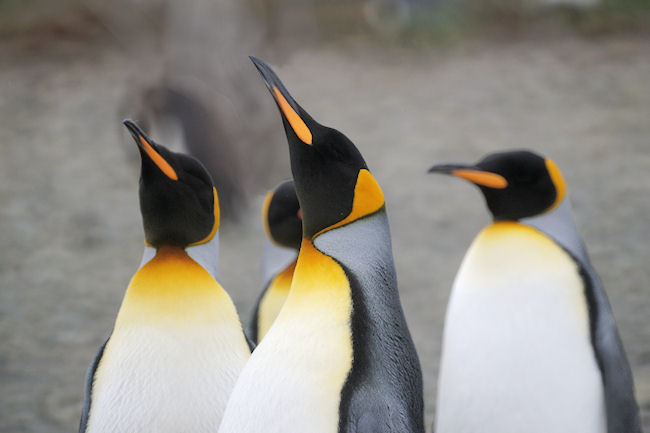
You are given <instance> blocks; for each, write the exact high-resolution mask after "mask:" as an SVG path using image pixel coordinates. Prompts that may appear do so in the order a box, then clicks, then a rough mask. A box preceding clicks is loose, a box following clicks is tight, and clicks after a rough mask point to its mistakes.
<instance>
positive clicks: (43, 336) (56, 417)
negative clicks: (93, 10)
mask: <svg viewBox="0 0 650 433" xmlns="http://www.w3.org/2000/svg"><path fill="white" fill-rule="evenodd" d="M50 48H51V47H50ZM50 48H48V49H42V48H39V47H36V48H34V47H31V49H30V50H25V49H23V48H21V47H18V48H16V47H15V46H14V45H11V44H7V43H2V44H0V57H1V58H2V59H3V61H2V68H0V95H1V98H0V233H2V236H1V237H0V348H1V349H0V383H1V384H2V385H1V386H0V388H1V389H2V391H1V392H0V431H2V432H4V433H15V432H34V433H38V432H48V433H57V432H70V431H75V430H76V426H77V423H78V418H79V413H80V408H81V401H82V394H83V379H84V374H85V371H86V368H87V365H88V363H89V361H90V360H91V358H92V357H93V355H94V354H95V351H96V349H97V347H98V346H99V345H100V344H101V342H102V341H103V340H104V338H105V337H106V336H107V335H108V333H109V332H110V330H111V327H112V323H113V321H114V318H115V315H116V312H117V309H118V308H119V304H120V300H121V298H122V295H123V293H124V289H125V287H126V285H127V283H128V281H129V278H130V277H131V275H132V273H133V272H134V270H135V269H136V267H137V265H138V263H139V259H140V254H141V250H142V233H141V225H140V224H141V223H140V216H139V210H138V208H137V178H138V174H137V172H136V171H135V170H134V168H133V165H130V164H126V163H125V151H124V149H125V147H126V146H130V145H132V143H131V142H130V138H128V137H127V135H126V134H125V133H124V132H123V131H122V128H121V125H120V124H119V120H120V115H121V113H118V108H117V107H119V106H120V104H121V103H122V101H123V100H124V96H125V95H124V92H125V91H126V88H127V80H128V79H129V77H130V76H132V74H133V73H134V71H136V70H138V69H140V68H142V67H143V65H146V62H147V58H146V56H144V57H143V56H140V57H138V58H134V56H132V55H130V54H128V53H127V52H125V51H124V50H123V49H120V48H119V47H117V46H115V45H112V44H110V43H108V44H99V45H93V46H92V47H89V46H87V45H85V44H83V43H80V42H75V43H69V44H67V45H66V44H63V45H62V46H58V47H56V48H55V49H53V50H52V49H50ZM245 54H248V53H245ZM251 68H252V66H251ZM140 70H142V69H140ZM277 70H278V72H279V73H280V75H281V76H282V78H283V79H284V81H285V83H286V84H287V86H288V87H289V88H290V89H291V91H292V93H293V94H294V95H295V96H296V98H297V99H298V100H299V101H300V102H301V104H302V105H303V106H304V107H305V108H306V109H307V110H309V111H310V113H311V114H312V115H313V116H314V117H315V118H317V119H319V120H321V121H322V122H323V123H325V124H328V125H332V126H335V127H337V128H338V129H340V130H342V131H344V132H345V133H346V134H347V135H348V136H349V137H350V138H351V139H352V140H353V141H354V142H355V143H357V145H358V147H359V148H360V150H361V151H362V153H363V154H364V156H365V157H366V160H367V162H368V165H369V167H370V168H371V170H372V171H373V173H374V175H375V177H376V178H377V179H378V180H379V182H380V183H381V185H382V187H383V188H384V191H385V194H386V197H387V206H388V213H389V218H390V220H391V228H392V234H393V247H394V254H395V260H396V265H397V271H398V278H399V282H400V290H401V296H402V301H403V304H404V309H405V311H406V316H407V319H408V322H409V325H410V327H411V330H412V333H413V337H414V339H415V342H416V346H417V349H418V351H419V354H420V358H421V362H422V369H423V372H424V376H425V389H426V392H425V401H426V408H427V425H430V423H431V420H432V418H433V412H434V402H435V398H434V397H435V386H436V376H437V369H438V358H439V352H440V338H441V332H442V324H443V317H444V310H445V305H446V301H447V297H448V295H449V289H450V286H451V283H452V280H453V277H454V274H455V272H456V270H457V268H458V265H459V263H460V261H461V258H462V256H463V253H464V251H465V250H466V248H467V247H468V245H469V243H470V241H471V239H472V238H473V236H474V235H475V234H476V232H477V231H478V230H479V229H480V228H481V227H482V226H483V225H485V224H486V223H487V222H488V215H487V211H486V209H485V207H484V205H483V202H482V198H481V197H480V195H479V192H478V190H476V189H473V188H472V187H471V186H468V185H467V184H465V183H463V182H460V181H455V180H453V179H448V178H444V177H433V176H428V175H426V174H425V171H426V169H427V168H428V167H429V165H431V164H433V163H435V162H444V161H474V160H476V159H478V158H479V157H481V156H482V155H483V154H485V153H486V152H490V151H495V150H499V149H504V148H521V147H526V148H531V149H535V150H537V151H539V152H542V153H544V154H546V155H548V156H551V157H553V158H554V159H555V160H556V161H557V163H558V164H559V166H560V167H561V168H562V169H563V171H564V173H565V176H566V178H567V181H568V184H569V185H570V191H571V195H572V199H573V203H574V210H575V214H576V220H577V225H578V227H579V228H580V230H581V232H582V234H583V236H584V238H585V240H586V242H587V245H588V247H589V251H590V254H591V257H592V259H593V262H594V264H595V266H596V269H598V270H599V272H600V275H601V277H602V279H603V280H604V284H605V287H606V288H607V290H608V293H609V296H610V300H611V303H612V306H613V310H614V313H615V315H616V317H617V319H618V324H619V329H620V332H621V335H622V338H623V341H624V343H625V346H626V348H627V353H628V356H629V359H630V362H631V364H632V367H633V370H634V375H635V378H636V385H637V394H638V397H639V403H640V405H641V406H642V409H643V415H644V421H645V428H646V430H649V429H650V316H649V315H648V311H650V294H649V292H648V280H649V277H650V271H649V270H648V269H649V268H648V264H649V263H650V249H649V248H648V244H650V230H649V229H648V222H649V218H648V215H650V181H649V180H648V178H647V176H648V173H649V169H650V143H649V141H648V137H650V122H648V119H649V118H650V82H649V81H648V78H649V77H650V44H648V43H647V39H642V38H638V39H635V38H631V37H626V38H621V37H618V38H604V39H599V40H597V41H584V40H578V39H571V38H568V39H557V40H555V41H553V42H544V41H527V42H519V43H508V44H479V45H471V46H468V45H461V46H457V47H455V48H454V49H453V50H449V49H447V50H441V49H428V50H420V51H408V50H398V49H396V48H390V49H380V48H379V47H377V46H374V45H368V44H365V43H361V44H357V45H355V44H352V45H350V46H347V47H346V48H344V49H341V48H337V49H334V48H327V47H321V48H312V49H310V50H301V51H299V52H297V53H295V54H294V55H293V56H291V57H290V58H289V59H288V60H287V61H286V63H285V64H283V65H281V66H279V67H278V68H277ZM259 94H260V100H266V101H267V102H263V103H264V104H267V107H268V110H271V111H272V112H273V110H275V109H274V108H273V104H272V102H271V100H270V98H269V97H268V95H267V93H266V89H265V88H264V86H263V85H262V84H261V82H260V86H259ZM272 115H274V116H275V115H276V114H275V113H273V114H272ZM274 134H275V136H274V137H272V139H274V140H282V139H283V138H282V134H283V133H282V131H281V126H280V122H279V120H278V122H277V130H276V131H274ZM284 151H285V152H286V149H285V150H284ZM287 157H288V155H287ZM277 176H278V179H280V178H281V177H287V176H288V173H278V174H277ZM271 186H272V185H269V187H271ZM259 204H260V201H259V199H258V200H257V201H256V202H255V203H254V206H253V207H252V209H251V211H250V215H251V216H250V218H249V220H247V221H246V222H245V223H244V224H243V225H240V226H233V225H226V226H224V227H222V255H223V259H222V264H221V272H222V274H223V285H224V286H225V287H226V288H227V289H228V290H229V292H230V294H231V296H232V297H233V299H234V300H235V302H236V304H237V307H238V309H239V311H240V313H241V314H242V316H243V317H247V316H248V312H249V309H250V307H251V305H252V302H253V301H254V300H255V298H256V296H257V292H258V289H259V285H260V281H259V263H260V251H261V246H262V236H263V234H262V229H261V227H260V224H259V221H258V217H257V215H258V206H259Z"/></svg>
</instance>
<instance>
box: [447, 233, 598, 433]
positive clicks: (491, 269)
mask: <svg viewBox="0 0 650 433" xmlns="http://www.w3.org/2000/svg"><path fill="white" fill-rule="evenodd" d="M442 351H443V354H442V359H441V367H440V376H439V381H438V408H437V421H436V432H437V433H480V432H485V433H520V432H527V433H536V432H539V433H555V432H557V433H559V432H567V433H601V432H605V431H606V427H605V412H604V397H603V385H602V379H601V376H600V371H599V369H598V366H597V364H596V360H595V357H594V352H593V348H592V346H591V341H590V330H589V317H588V311H587V303H586V300H585V295H584V287H583V283H582V280H581V279H580V277H579V274H578V273H577V269H576V265H575V263H574V262H573V260H572V259H571V258H570V257H569V256H568V255H567V254H566V253H565V252H564V251H563V250H562V249H561V248H559V247H558V246H557V245H556V244H555V243H554V242H552V241H551V240H550V239H548V238H547V237H546V236H544V235H542V234H540V233H539V232H537V231H535V230H533V229H531V228H528V227H525V226H521V225H518V224H514V223H497V224H494V225H492V226H490V227H488V228H486V229H485V230H484V231H483V232H481V234H479V236H478V237H477V239H476V240H475V241H474V244H473V245H472V247H471V248H470V250H469V251H468V253H467V255H466V257H465V259H464V262H463V264H462V266H461V268H460V270H459V273H458V276H457V277H456V281H455V283H454V287H453V290H452V294H451V298H450V301H449V306H448V309H447V317H446V321H445V331H444V340H443V350H442Z"/></svg>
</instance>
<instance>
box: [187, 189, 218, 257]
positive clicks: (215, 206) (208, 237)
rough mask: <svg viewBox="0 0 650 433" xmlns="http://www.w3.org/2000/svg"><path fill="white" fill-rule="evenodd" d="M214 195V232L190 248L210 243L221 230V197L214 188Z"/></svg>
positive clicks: (190, 245)
mask: <svg viewBox="0 0 650 433" xmlns="http://www.w3.org/2000/svg"><path fill="white" fill-rule="evenodd" d="M212 195H213V197H214V224H212V230H211V231H210V233H209V234H208V235H207V236H206V237H204V238H203V239H201V240H200V241H197V242H193V243H191V244H189V245H188V247H194V246H196V245H201V244H204V243H206V242H209V241H210V240H211V239H212V238H213V237H214V235H215V234H216V233H217V230H219V224H220V222H221V221H220V220H221V212H220V208H219V195H218V194H217V188H215V187H212Z"/></svg>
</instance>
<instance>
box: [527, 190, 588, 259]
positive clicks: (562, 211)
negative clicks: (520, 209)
mask: <svg viewBox="0 0 650 433" xmlns="http://www.w3.org/2000/svg"><path fill="white" fill-rule="evenodd" d="M519 222H520V223H521V224H524V225H527V226H530V227H533V228H535V229H537V230H539V231H540V232H542V233H544V234H545V235H547V236H549V237H550V238H551V239H553V240H554V241H555V242H557V243H558V244H559V245H560V246H562V248H564V249H565V250H567V251H568V252H569V253H570V254H571V255H572V256H573V257H575V258H576V259H577V260H579V261H580V262H582V263H589V257H588V256H587V250H586V248H585V245H584V243H583V242H582V238H581V237H580V234H579V233H578V230H577V228H576V226H575V223H574V220H573V212H572V210H571V202H570V201H569V197H568V195H567V196H565V198H564V200H562V202H561V203H560V204H559V205H558V206H556V207H555V208H553V209H552V210H551V211H549V212H546V213H543V214H540V215H535V216H533V217H528V218H522V219H521V220H520V221H519Z"/></svg>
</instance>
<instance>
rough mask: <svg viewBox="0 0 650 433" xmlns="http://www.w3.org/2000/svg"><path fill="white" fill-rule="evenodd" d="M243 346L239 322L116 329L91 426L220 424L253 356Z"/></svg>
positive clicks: (196, 427)
mask: <svg viewBox="0 0 650 433" xmlns="http://www.w3.org/2000/svg"><path fill="white" fill-rule="evenodd" d="M230 328H232V329H230ZM116 331H117V330H116ZM241 346H242V345H241V330H238V329H236V327H235V326H229V327H226V326H223V327H221V329H219V327H216V329H215V327H214V326H211V325H207V324H206V325H204V326H198V325H195V327H194V328H192V329H169V328H167V329H159V328H155V327H146V326H136V327H132V328H127V329H122V330H119V332H117V333H114V334H113V336H112V337H111V339H110V341H109V343H108V345H107V346H106V349H105V351H104V356H103V357H102V361H101V364H100V366H99V368H98V370H97V374H96V376H95V377H96V379H95V383H94V387H93V398H92V406H91V412H90V419H89V423H88V429H87V432H88V433H95V432H145V431H150V432H160V433H164V432H170V433H171V432H196V433H198V432H216V431H217V429H218V427H219V423H220V422H221V417H222V414H223V410H224V409H225V406H226V402H227V399H228V397H229V395H230V392H231V390H232V388H233V386H234V383H235V380H236V378H237V376H238V375H239V373H240V371H241V369H242V368H243V366H244V364H245V362H246V359H247V356H248V355H247V353H246V350H245V348H244V347H242V348H241V350H238V348H239V347H241Z"/></svg>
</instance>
